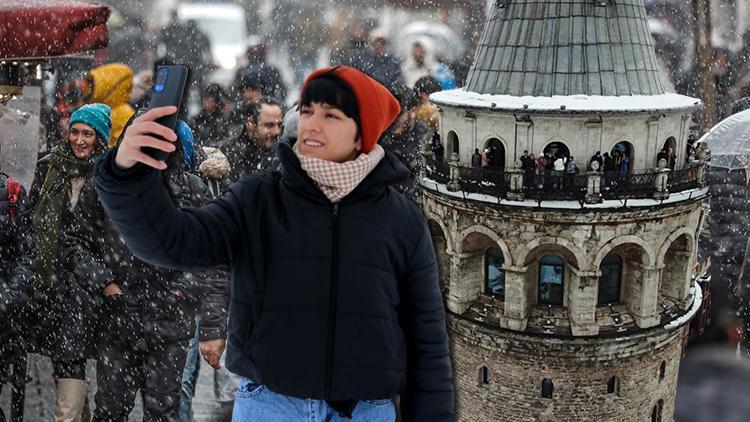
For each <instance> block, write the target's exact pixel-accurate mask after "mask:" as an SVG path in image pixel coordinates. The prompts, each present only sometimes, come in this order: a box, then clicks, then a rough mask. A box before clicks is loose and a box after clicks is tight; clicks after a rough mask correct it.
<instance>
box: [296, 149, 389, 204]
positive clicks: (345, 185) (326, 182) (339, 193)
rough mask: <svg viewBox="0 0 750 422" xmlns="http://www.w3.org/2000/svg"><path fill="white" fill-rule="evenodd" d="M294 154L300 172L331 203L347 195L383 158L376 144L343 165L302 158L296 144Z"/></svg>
mask: <svg viewBox="0 0 750 422" xmlns="http://www.w3.org/2000/svg"><path fill="white" fill-rule="evenodd" d="M294 153H295V154H297V158H299V162H300V164H301V165H302V170H304V171H305V173H307V175H308V176H310V178H311V179H312V180H313V181H314V182H315V184H316V185H318V188H320V190H321V192H323V194H324V195H325V196H326V197H327V198H328V200H330V201H331V202H333V203H335V202H339V201H340V200H341V199H342V198H344V197H345V196H346V195H349V194H350V193H351V192H352V191H353V190H354V188H356V187H357V186H358V185H359V184H360V183H362V181H363V180H364V179H365V177H367V175H368V174H370V172H371V171H373V170H374V169H375V167H377V165H378V163H380V160H382V159H383V157H385V150H384V149H383V147H381V146H380V145H377V144H376V145H375V147H373V149H372V150H370V152H368V153H367V154H365V153H362V154H359V157H357V158H356V159H354V160H350V161H347V162H345V163H335V162H333V161H326V160H322V159H320V158H313V157H307V156H304V155H302V154H300V152H299V148H298V147H297V144H295V145H294Z"/></svg>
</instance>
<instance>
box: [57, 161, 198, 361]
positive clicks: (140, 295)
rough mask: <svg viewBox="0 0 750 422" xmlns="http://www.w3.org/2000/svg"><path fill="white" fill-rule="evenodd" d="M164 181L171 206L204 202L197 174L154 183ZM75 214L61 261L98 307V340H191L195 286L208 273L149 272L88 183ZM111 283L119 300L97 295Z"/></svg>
mask: <svg viewBox="0 0 750 422" xmlns="http://www.w3.org/2000/svg"><path fill="white" fill-rule="evenodd" d="M164 179H166V180H167V184H168V186H169V188H168V189H169V191H170V198H174V201H175V202H176V203H178V204H180V205H183V206H193V205H195V206H197V205H200V204H203V203H205V202H207V196H206V187H205V185H204V184H203V182H202V181H201V180H200V178H198V177H197V176H194V175H192V174H190V173H186V172H182V173H175V174H170V175H168V176H167V177H166V178H160V179H159V180H158V181H157V182H158V183H160V184H161V185H162V186H164V185H165V183H164ZM78 210H79V211H78V216H77V220H78V224H72V225H70V227H71V228H72V229H71V230H69V231H67V232H66V236H65V245H64V246H65V247H64V253H65V261H66V263H67V264H68V266H69V268H71V270H72V271H73V273H74V274H75V277H76V279H78V280H88V285H89V294H90V295H92V296H93V297H96V298H98V300H99V301H100V302H101V303H102V305H103V307H102V315H101V320H102V326H100V327H99V331H100V333H101V334H104V337H102V338H101V339H100V340H102V341H104V342H110V341H122V340H123V337H124V338H127V337H130V338H129V339H128V340H129V341H130V342H132V345H133V346H137V347H148V344H149V343H153V342H154V341H156V342H166V341H175V340H185V339H188V338H191V337H192V336H193V333H194V330H195V328H194V319H193V318H194V315H195V312H196V309H197V301H198V300H199V299H200V296H201V295H202V290H201V285H202V284H204V283H206V281H205V280H207V279H209V277H208V275H207V274H206V273H203V272H197V273H189V272H183V271H174V270H166V269H159V268H155V267H153V266H151V265H149V264H146V263H144V262H143V261H141V260H139V259H138V258H136V257H135V256H133V254H132V253H131V252H130V251H129V250H128V248H127V246H126V245H125V243H124V242H123V240H122V238H121V237H120V234H119V233H118V232H117V230H116V229H115V227H114V225H113V224H112V222H111V220H110V219H109V218H108V217H107V215H106V214H105V213H104V209H103V208H102V205H101V202H100V201H99V197H98V194H97V191H96V188H95V185H94V183H93V181H87V183H86V185H85V186H84V188H83V189H82V191H81V196H80V199H79V204H78ZM112 282H115V283H117V285H118V286H120V288H121V289H122V290H123V295H122V296H121V297H120V296H118V297H107V298H105V297H103V296H102V291H103V289H104V288H105V287H106V286H107V285H108V284H109V283H112ZM173 291H178V292H179V293H180V295H179V296H177V295H175V294H174V293H173ZM108 334H112V335H108ZM118 337H119V339H118Z"/></svg>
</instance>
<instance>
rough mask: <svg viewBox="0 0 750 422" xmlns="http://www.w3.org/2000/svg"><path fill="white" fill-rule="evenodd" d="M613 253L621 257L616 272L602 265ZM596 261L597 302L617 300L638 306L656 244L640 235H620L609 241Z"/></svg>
mask: <svg viewBox="0 0 750 422" xmlns="http://www.w3.org/2000/svg"><path fill="white" fill-rule="evenodd" d="M610 256H616V257H617V258H619V270H618V271H617V272H615V273H613V272H612V271H611V270H612V268H611V267H610V268H608V269H605V268H603V266H602V263H603V262H604V260H605V259H606V258H607V257H610ZM592 264H593V265H592V269H593V271H597V272H598V273H599V277H597V281H596V283H597V292H598V293H597V305H604V304H607V303H613V302H616V303H624V304H625V305H627V306H628V307H629V309H630V308H634V307H636V306H637V305H636V304H637V303H638V301H639V294H640V293H639V292H642V290H643V274H644V270H645V269H646V268H649V267H651V266H652V265H653V264H654V247H653V246H651V245H649V244H648V243H646V242H645V241H644V240H643V239H641V238H640V237H638V236H630V235H629V236H620V237H618V238H615V239H612V240H610V241H609V242H607V243H605V244H604V245H603V246H602V247H601V248H600V249H599V252H598V253H597V255H596V257H595V258H594V262H593V263H592ZM604 298H610V299H609V300H606V299H604ZM614 298H617V300H614Z"/></svg>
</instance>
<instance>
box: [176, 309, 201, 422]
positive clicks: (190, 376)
mask: <svg viewBox="0 0 750 422" xmlns="http://www.w3.org/2000/svg"><path fill="white" fill-rule="evenodd" d="M200 325H201V316H200V315H196V316H195V335H194V336H193V338H191V339H190V344H189V345H188V350H187V359H186V360H185V369H184V370H183V371H182V388H181V389H180V422H189V421H190V408H191V407H192V405H193V395H195V384H194V381H195V380H196V378H197V374H196V373H195V372H196V371H197V370H198V359H200V355H201V354H200V342H199V341H198V339H199V337H198V336H199V334H200Z"/></svg>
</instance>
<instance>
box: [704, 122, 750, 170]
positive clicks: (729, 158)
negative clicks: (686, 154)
mask: <svg viewBox="0 0 750 422" xmlns="http://www.w3.org/2000/svg"><path fill="white" fill-rule="evenodd" d="M698 142H703V143H705V144H706V145H708V148H709V150H710V151H711V167H719V168H724V169H727V170H739V169H743V170H747V169H750V110H745V111H743V112H740V113H737V114H734V115H732V116H730V117H728V118H726V119H724V120H722V121H721V122H719V123H718V124H717V125H716V126H714V127H713V128H711V130H709V131H708V133H706V134H705V135H703V137H702V138H701V139H699V140H698Z"/></svg>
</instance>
